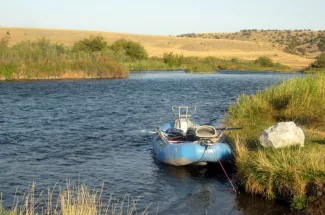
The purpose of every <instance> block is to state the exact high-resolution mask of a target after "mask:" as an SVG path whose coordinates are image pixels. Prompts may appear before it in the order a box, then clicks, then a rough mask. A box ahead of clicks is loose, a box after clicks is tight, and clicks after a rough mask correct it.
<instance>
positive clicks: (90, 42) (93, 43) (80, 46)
mask: <svg viewBox="0 0 325 215" xmlns="http://www.w3.org/2000/svg"><path fill="white" fill-rule="evenodd" d="M106 48H107V43H106V41H105V40H104V38H103V37H102V36H90V37H89V38H85V39H83V40H79V41H77V42H76V43H75V44H74V45H73V48H72V50H73V51H85V52H96V51H103V50H104V49H106Z"/></svg>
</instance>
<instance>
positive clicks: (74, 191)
mask: <svg viewBox="0 0 325 215" xmlns="http://www.w3.org/2000/svg"><path fill="white" fill-rule="evenodd" d="M57 188H58V187H57V186H55V187H54V188H53V189H50V188H49V189H48V193H47V194H44V193H43V192H41V193H36V192H35V183H34V182H33V183H32V185H31V186H30V187H29V189H28V191H27V192H26V193H25V195H24V196H23V197H21V198H18V197H17V196H16V197H15V200H14V203H13V205H12V207H11V209H8V210H6V209H5V208H4V207H3V205H2V196H0V215H123V214H126V215H132V214H139V215H144V214H148V208H149V207H150V205H149V206H147V207H146V208H145V209H144V210H143V211H142V212H140V211H139V210H138V209H137V207H136V206H137V203H138V200H139V198H137V199H133V198H131V197H128V198H127V197H125V198H124V199H123V200H121V201H120V200H118V199H114V198H113V197H112V196H111V197H110V198H109V199H108V200H106V201H104V200H103V198H102V191H103V187H102V189H101V190H91V189H89V188H87V186H86V185H84V184H81V185H80V184H77V185H76V184H74V183H73V182H71V181H67V183H66V187H63V188H60V187H59V188H58V189H59V193H58V196H57V199H53V195H54V192H55V193H57ZM45 199H46V200H45ZM44 201H45V204H44Z"/></svg>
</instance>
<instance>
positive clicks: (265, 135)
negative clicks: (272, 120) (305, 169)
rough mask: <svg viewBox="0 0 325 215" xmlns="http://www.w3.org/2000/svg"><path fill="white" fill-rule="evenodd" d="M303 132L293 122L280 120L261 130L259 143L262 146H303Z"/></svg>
mask: <svg viewBox="0 0 325 215" xmlns="http://www.w3.org/2000/svg"><path fill="white" fill-rule="evenodd" d="M304 142H305V134H304V132H303V131H302V129H301V128H299V127H298V126H296V124H295V123H294V122H280V123H278V124H276V125H275V126H272V127H269V128H267V129H265V130H264V131H263V132H262V135H261V136H260V143H261V144H262V145H263V146H264V147H273V148H283V147H287V146H293V145H300V146H301V147H303V146H304Z"/></svg>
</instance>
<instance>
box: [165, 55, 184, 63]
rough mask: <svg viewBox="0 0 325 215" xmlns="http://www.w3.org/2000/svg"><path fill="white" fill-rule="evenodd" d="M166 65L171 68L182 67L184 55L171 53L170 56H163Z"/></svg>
mask: <svg viewBox="0 0 325 215" xmlns="http://www.w3.org/2000/svg"><path fill="white" fill-rule="evenodd" d="M163 59H164V63H166V64H168V65H169V66H181V65H182V64H183V62H184V57H183V55H178V54H173V53H172V52H170V53H169V54H167V53H165V54H164V56H163Z"/></svg>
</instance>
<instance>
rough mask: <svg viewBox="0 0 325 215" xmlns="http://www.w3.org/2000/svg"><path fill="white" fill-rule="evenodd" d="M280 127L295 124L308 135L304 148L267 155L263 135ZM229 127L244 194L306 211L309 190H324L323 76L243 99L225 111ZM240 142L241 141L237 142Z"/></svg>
mask: <svg viewBox="0 0 325 215" xmlns="http://www.w3.org/2000/svg"><path fill="white" fill-rule="evenodd" d="M280 121H294V122H295V123H296V124H297V125H298V126H300V127H302V129H303V130H304V133H305V135H306V141H305V147H303V148H297V147H291V148H283V149H267V148H262V147H261V146H260V145H259V141H258V138H259V136H260V134H261V133H262V131H263V130H264V129H266V128H268V127H269V126H272V125H274V124H275V123H277V122H280ZM225 124H226V125H227V126H242V127H243V128H244V129H243V130H241V131H238V132H236V133H229V136H228V137H229V138H230V139H231V140H232V141H233V142H234V143H235V145H236V147H235V148H236V166H237V174H238V178H239V179H240V181H241V182H242V184H243V186H244V187H245V188H246V190H247V191H248V192H251V193H254V194H260V195H263V196H265V197H267V198H270V199H272V198H275V197H277V196H279V197H289V198H290V199H291V205H292V207H294V208H296V209H302V208H304V207H306V204H307V201H308V200H310V198H309V199H308V198H307V197H308V193H307V186H309V185H313V186H316V187H317V188H318V189H323V188H322V187H323V186H324V185H325V184H324V182H325V156H324V153H325V145H324V144H325V75H314V76H308V77H304V78H293V79H291V80H287V81H283V82H282V83H281V84H280V85H278V86H274V87H272V88H270V89H268V90H266V91H264V92H258V93H256V94H255V95H251V96H247V95H242V96H240V97H239V99H238V102H237V103H236V104H234V105H232V106H231V107H230V108H229V116H228V117H227V119H226V120H225ZM238 137H240V138H238Z"/></svg>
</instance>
